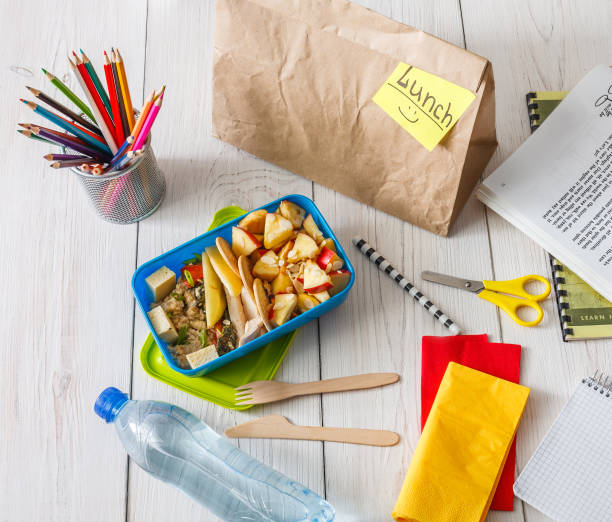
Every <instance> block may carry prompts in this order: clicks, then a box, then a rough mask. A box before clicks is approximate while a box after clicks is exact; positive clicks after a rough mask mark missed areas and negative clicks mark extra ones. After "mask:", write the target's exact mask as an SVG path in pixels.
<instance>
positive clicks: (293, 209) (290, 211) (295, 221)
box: [278, 200, 306, 228]
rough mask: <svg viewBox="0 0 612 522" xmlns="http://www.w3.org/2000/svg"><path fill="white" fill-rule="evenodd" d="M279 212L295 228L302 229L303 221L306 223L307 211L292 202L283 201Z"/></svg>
mask: <svg viewBox="0 0 612 522" xmlns="http://www.w3.org/2000/svg"><path fill="white" fill-rule="evenodd" d="M278 210H279V211H280V214H281V216H283V217H285V218H287V219H288V220H289V221H291V224H292V225H293V228H300V227H301V226H302V221H304V215H305V214H306V211H305V210H304V209H303V208H302V207H300V206H299V205H296V204H295V203H291V201H287V200H284V201H281V204H280V206H279V207H278Z"/></svg>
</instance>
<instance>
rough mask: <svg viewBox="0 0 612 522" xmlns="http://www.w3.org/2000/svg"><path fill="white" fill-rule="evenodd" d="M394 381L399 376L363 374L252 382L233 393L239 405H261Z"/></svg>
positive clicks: (394, 374) (382, 384) (393, 374)
mask: <svg viewBox="0 0 612 522" xmlns="http://www.w3.org/2000/svg"><path fill="white" fill-rule="evenodd" d="M398 380H399V375H398V374H397V373H364V374H362V375H352V376H351V377H338V378H336V379H325V380H323V381H313V382H304V383H300V384H291V383H288V382H280V381H253V382H249V383H247V384H243V385H242V386H238V387H237V388H235V389H234V391H235V394H236V396H235V402H236V404H240V405H242V404H265V403H267V402H275V401H282V400H283V399H288V398H290V397H297V396H299V395H313V394H316V393H330V392H339V391H347V390H363V389H366V388H376V387H377V386H384V385H386V384H392V383H394V382H397V381H398Z"/></svg>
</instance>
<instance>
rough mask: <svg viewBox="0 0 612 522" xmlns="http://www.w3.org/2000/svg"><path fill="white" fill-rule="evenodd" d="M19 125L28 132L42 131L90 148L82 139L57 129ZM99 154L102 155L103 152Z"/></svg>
mask: <svg viewBox="0 0 612 522" xmlns="http://www.w3.org/2000/svg"><path fill="white" fill-rule="evenodd" d="M17 125H19V126H21V127H24V128H25V129H28V130H32V129H42V130H44V131H45V132H47V133H49V134H53V135H54V136H59V137H60V138H64V139H66V140H68V141H70V142H72V143H76V144H77V145H84V146H86V147H89V145H88V143H87V142H86V141H83V140H82V139H80V138H77V137H76V136H72V135H71V134H66V133H65V132H60V131H58V130H55V129H49V128H48V127H43V126H42V125H34V124H33V123H18V124H17ZM99 153H100V154H102V152H101V151H100V152H99Z"/></svg>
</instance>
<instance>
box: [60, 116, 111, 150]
mask: <svg viewBox="0 0 612 522" xmlns="http://www.w3.org/2000/svg"><path fill="white" fill-rule="evenodd" d="M56 116H57V117H58V118H60V119H62V120H64V121H65V122H66V123H67V124H68V125H72V126H73V127H74V128H76V129H79V130H80V131H81V132H84V133H85V134H87V135H89V136H91V137H92V138H93V139H94V140H97V141H99V142H100V143H101V144H102V145H106V140H105V139H104V137H102V136H99V135H98V134H94V133H93V132H91V131H90V130H89V129H86V128H85V127H81V126H80V125H77V124H76V123H74V122H72V121H70V120H68V119H66V118H63V117H62V116H60V115H59V114H57V115H56Z"/></svg>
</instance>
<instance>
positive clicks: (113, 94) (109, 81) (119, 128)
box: [104, 51, 125, 142]
mask: <svg viewBox="0 0 612 522" xmlns="http://www.w3.org/2000/svg"><path fill="white" fill-rule="evenodd" d="M104 75H105V76H106V87H107V88H108V95H109V96H110V102H111V109H112V114H113V125H114V127H115V136H117V139H118V140H119V141H120V142H123V141H125V134H124V133H123V125H122V124H121V110H120V109H119V100H118V99H117V90H116V89H115V80H114V78H113V69H112V67H111V62H110V60H109V59H108V54H106V51H104Z"/></svg>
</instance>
